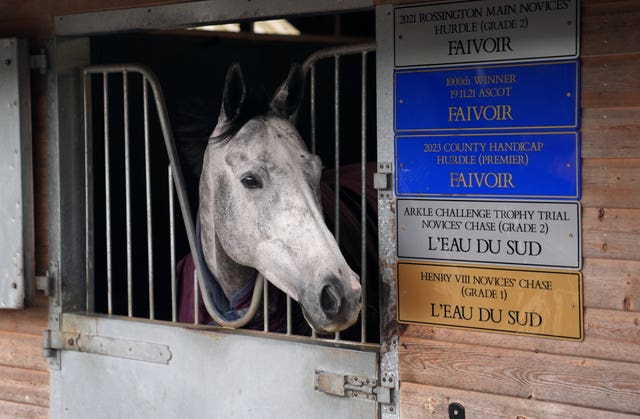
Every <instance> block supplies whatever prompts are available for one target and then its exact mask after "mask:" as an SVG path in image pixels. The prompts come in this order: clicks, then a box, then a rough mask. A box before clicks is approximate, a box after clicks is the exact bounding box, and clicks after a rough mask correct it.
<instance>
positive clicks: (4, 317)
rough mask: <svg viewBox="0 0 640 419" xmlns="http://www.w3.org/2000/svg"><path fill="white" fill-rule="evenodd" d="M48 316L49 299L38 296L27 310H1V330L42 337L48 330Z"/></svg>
mask: <svg viewBox="0 0 640 419" xmlns="http://www.w3.org/2000/svg"><path fill="white" fill-rule="evenodd" d="M48 314H49V303H48V300H47V297H45V296H43V295H37V296H36V297H35V298H34V300H33V305H32V306H31V307H29V308H28V309H26V310H0V330H3V331H7V332H20V333H27V334H33V335H38V336H40V335H42V331H43V330H45V329H46V328H47V316H48Z"/></svg>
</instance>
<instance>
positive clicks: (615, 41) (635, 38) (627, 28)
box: [580, 1, 640, 57]
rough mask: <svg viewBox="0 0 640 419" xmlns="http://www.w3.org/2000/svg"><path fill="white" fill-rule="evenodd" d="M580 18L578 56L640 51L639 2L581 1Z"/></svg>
mask: <svg viewBox="0 0 640 419" xmlns="http://www.w3.org/2000/svg"><path fill="white" fill-rule="evenodd" d="M583 4H584V7H583V9H582V16H581V23H582V28H581V35H582V36H581V39H580V42H581V45H580V47H581V50H582V51H581V52H582V54H581V55H582V56H583V57H584V56H592V55H607V54H611V53H612V51H614V52H615V53H616V54H632V53H638V52H640V31H638V28H637V25H638V22H640V3H638V2H637V1H623V2H615V3H612V2H605V3H604V4H600V5H596V4H592V3H591V2H588V1H583Z"/></svg>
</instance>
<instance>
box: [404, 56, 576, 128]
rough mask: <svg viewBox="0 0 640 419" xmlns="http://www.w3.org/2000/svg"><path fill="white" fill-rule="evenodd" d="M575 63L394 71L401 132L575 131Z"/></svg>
mask: <svg viewBox="0 0 640 419" xmlns="http://www.w3.org/2000/svg"><path fill="white" fill-rule="evenodd" d="M579 72H580V65H579V63H578V62H577V61H568V62H567V61H563V62H549V63H537V64H514V65H506V66H478V67H458V68H445V69H442V68H440V69H413V70H396V71H395V73H394V76H395V83H394V89H395V91H394V99H395V105H394V108H395V109H394V112H395V114H394V119H395V121H394V124H395V125H394V126H395V130H396V133H402V132H436V131H439V132H446V131H452V130H456V131H460V130H465V131H469V132H473V131H476V132H480V131H487V130H492V131H496V130H514V129H520V130H522V129H526V130H529V129H565V130H566V129H578V127H579V115H580V112H579V104H580V98H579V97H578V96H579V91H580V89H579V83H580V80H579V77H578V75H579Z"/></svg>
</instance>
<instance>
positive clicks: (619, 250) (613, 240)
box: [582, 208, 640, 260]
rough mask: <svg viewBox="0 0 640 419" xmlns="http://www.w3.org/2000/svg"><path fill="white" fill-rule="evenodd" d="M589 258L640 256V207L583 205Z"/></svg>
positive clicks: (584, 252)
mask: <svg viewBox="0 0 640 419" xmlns="http://www.w3.org/2000/svg"><path fill="white" fill-rule="evenodd" d="M582 232H583V242H582V243H583V244H582V249H583V256H584V257H585V258H599V259H623V260H640V252H639V251H638V244H639V243H640V209H605V208H583V210H582Z"/></svg>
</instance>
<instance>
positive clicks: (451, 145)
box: [395, 132, 581, 200]
mask: <svg viewBox="0 0 640 419" xmlns="http://www.w3.org/2000/svg"><path fill="white" fill-rule="evenodd" d="M395 147H396V150H395V154H396V168H397V169H396V194H397V195H398V196H430V197H437V196H442V197H444V196H447V197H452V196H464V197H483V198H486V197H495V198H500V197H502V198H504V197H509V198H531V199H572V200H579V199H580V192H581V191H580V137H579V134H578V133H577V132H540V133H536V132H532V133H491V134H489V133H487V134H464V135H449V134H434V135H405V136H403V135H398V136H396V144H395Z"/></svg>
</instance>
